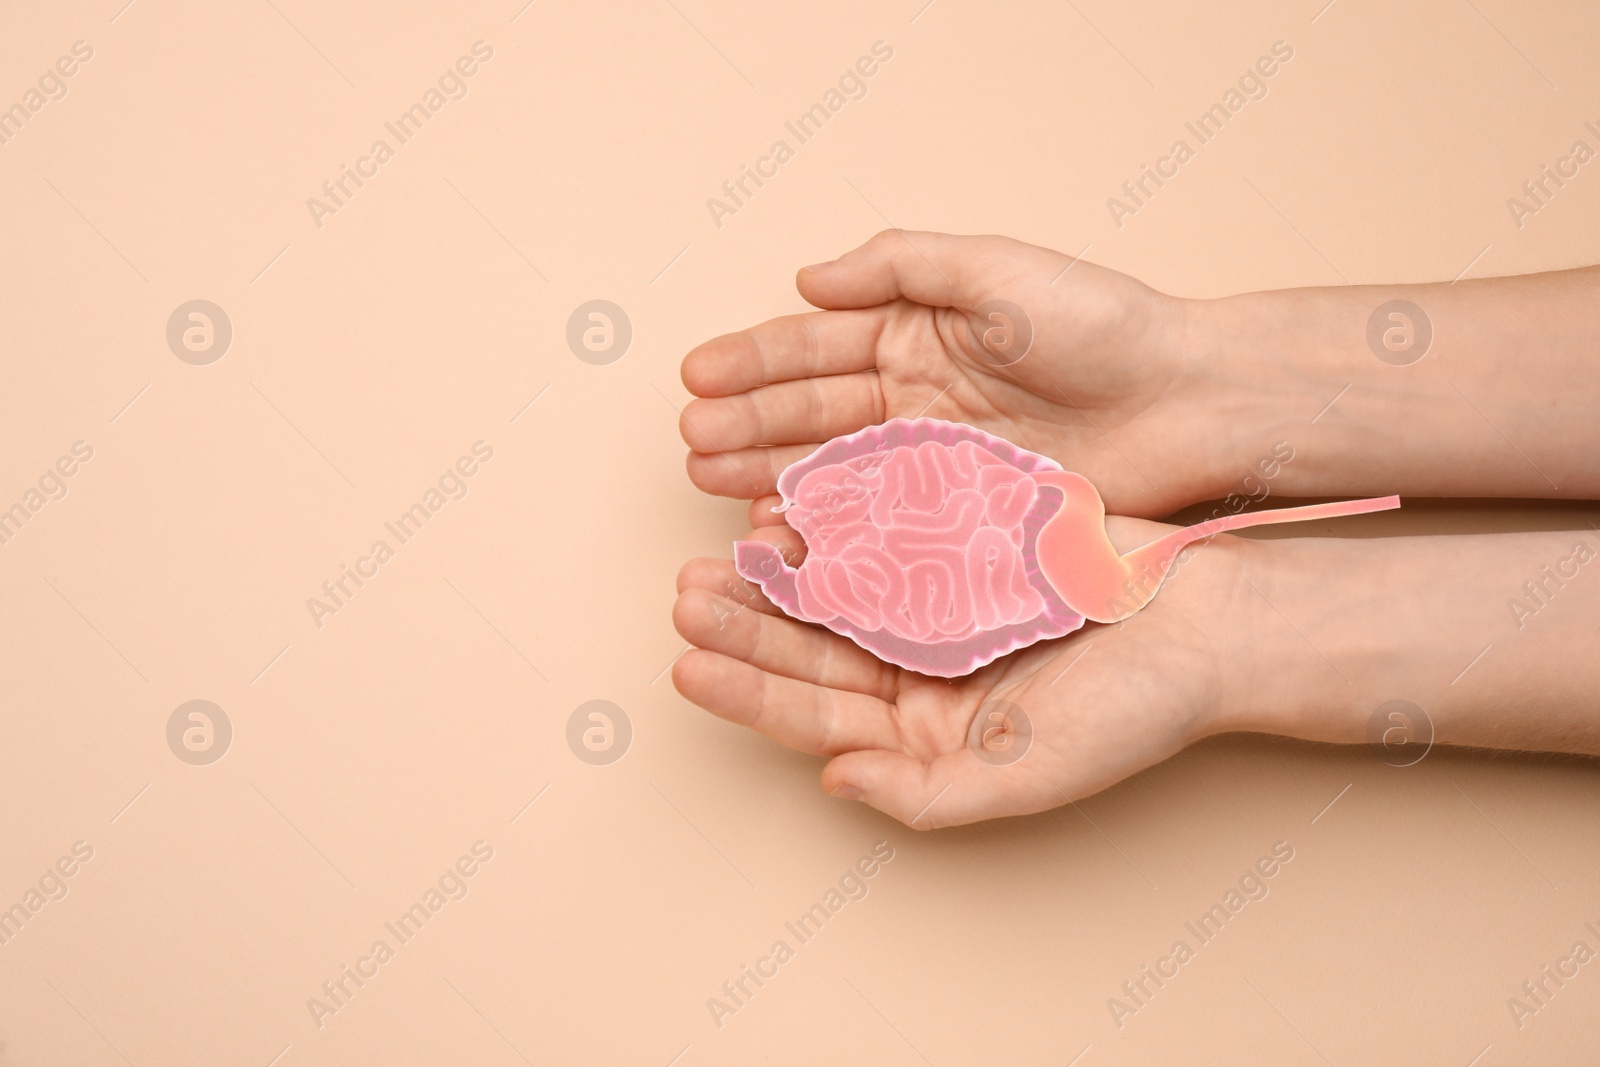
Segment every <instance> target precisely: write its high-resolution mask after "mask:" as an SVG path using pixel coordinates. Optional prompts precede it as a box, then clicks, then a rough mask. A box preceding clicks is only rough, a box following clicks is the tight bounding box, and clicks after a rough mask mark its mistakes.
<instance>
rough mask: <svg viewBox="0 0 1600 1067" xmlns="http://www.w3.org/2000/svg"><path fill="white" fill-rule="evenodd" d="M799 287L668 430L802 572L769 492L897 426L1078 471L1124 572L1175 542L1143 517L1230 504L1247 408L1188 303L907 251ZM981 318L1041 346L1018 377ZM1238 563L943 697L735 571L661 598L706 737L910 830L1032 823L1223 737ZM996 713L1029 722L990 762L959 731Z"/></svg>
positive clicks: (708, 486) (1238, 637)
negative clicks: (728, 741)
mask: <svg viewBox="0 0 1600 1067" xmlns="http://www.w3.org/2000/svg"><path fill="white" fill-rule="evenodd" d="M796 284H797V286H798V288H799V291H800V295H801V296H803V297H804V298H805V299H806V300H807V301H808V302H809V303H811V304H812V305H814V306H815V307H817V308H820V309H822V310H820V311H817V312H813V313H809V314H803V315H790V316H784V317H782V318H777V319H773V320H771V321H769V322H764V323H762V324H760V325H758V326H754V327H752V328H750V329H747V330H743V331H740V332H738V333H732V334H727V335H725V336H722V337H718V338H716V339H714V340H711V341H708V342H706V343H704V344H702V345H700V346H699V347H697V348H695V349H694V350H693V351H691V352H690V353H689V354H688V356H687V357H686V358H685V359H684V361H683V368H682V374H683V382H684V384H685V385H686V386H687V388H688V389H689V391H690V392H691V393H693V394H694V396H695V397H696V399H694V400H693V401H691V402H690V403H689V404H688V405H687V406H686V407H685V408H684V410H683V413H682V419H681V424H680V425H681V431H682V434H683V437H684V440H685V441H686V442H687V443H688V445H689V448H690V449H691V452H690V455H689V457H688V473H689V477H690V479H691V480H692V481H693V482H694V484H695V485H696V486H698V487H699V488H700V489H702V490H704V491H705V492H707V493H712V494H716V495H719V496H727V497H734V498H738V499H745V500H749V501H750V502H751V503H750V523H751V525H752V526H753V527H754V529H753V532H752V533H751V534H750V537H751V538H753V539H758V540H762V541H766V542H769V543H771V544H773V545H775V546H776V547H778V548H779V550H780V551H781V552H782V553H783V554H784V556H785V557H786V558H787V560H788V561H789V562H790V563H791V564H792V565H794V566H798V565H799V564H800V561H801V560H802V559H803V558H804V553H805V544H804V542H803V541H802V540H801V538H800V536H799V534H798V533H797V532H795V531H794V530H792V529H791V528H789V527H788V526H787V525H786V524H785V522H784V519H783V516H782V515H781V514H775V513H774V512H773V511H772V509H773V507H774V506H775V505H776V504H778V503H779V498H778V497H777V496H776V495H775V485H776V481H777V477H778V475H779V473H780V472H782V470H783V469H784V468H785V467H786V466H787V465H789V464H790V463H792V462H794V461H796V460H798V459H801V458H803V457H804V456H806V455H808V454H809V453H810V452H811V451H813V450H814V449H815V448H816V447H817V446H818V445H820V444H822V443H823V442H825V441H827V440H829V439H830V438H833V437H836V436H839V435H841V434H848V433H853V432H855V431H857V430H860V429H862V428H864V427H867V426H870V425H874V424H878V423H881V422H884V421H886V420H888V419H892V418H900V417H903V418H915V417H917V416H921V415H927V416H930V417H937V418H941V419H947V420H950V421H953V422H960V423H965V424H967V425H970V426H974V427H977V428H978V429H981V430H984V431H986V432H988V433H991V434H994V435H997V436H999V437H1003V438H1005V439H1007V440H1010V441H1012V442H1014V443H1016V444H1018V445H1021V446H1023V447H1025V448H1028V449H1031V450H1033V451H1035V452H1038V453H1040V454H1043V455H1046V456H1049V457H1051V458H1053V459H1055V460H1057V461H1059V462H1060V463H1061V464H1062V465H1063V466H1064V467H1066V468H1067V469H1068V470H1074V471H1077V472H1079V473H1081V474H1083V475H1085V476H1086V477H1087V478H1088V479H1089V480H1090V481H1091V482H1093V483H1094V484H1095V485H1096V486H1097V487H1098V488H1099V490H1100V493H1101V496H1102V497H1103V499H1104V500H1105V503H1106V506H1107V511H1108V513H1109V517H1108V519H1107V523H1108V530H1109V533H1110V535H1111V538H1112V540H1113V542H1114V543H1115V544H1116V546H1117V548H1118V550H1119V551H1127V550H1129V549H1131V548H1134V547H1137V546H1139V545H1142V544H1145V543H1147V542H1149V541H1151V540H1153V539H1154V538H1155V537H1157V536H1159V535H1160V534H1161V533H1163V532H1165V531H1166V530H1168V529H1171V528H1172V527H1169V526H1165V525H1162V524H1160V523H1157V522H1153V521H1150V519H1152V518H1155V517H1160V516H1165V515H1169V514H1171V513H1172V512H1174V511H1175V510H1177V509H1179V508H1181V507H1183V506H1185V505H1188V504H1192V503H1195V502H1197V501H1202V500H1211V499H1218V498H1220V497H1222V496H1223V495H1224V494H1226V493H1227V492H1228V491H1230V489H1234V488H1236V487H1237V483H1238V481H1239V478H1240V475H1241V473H1242V471H1241V470H1240V465H1239V464H1238V463H1236V462H1233V461H1232V460H1233V457H1232V456H1231V454H1230V453H1229V450H1228V449H1227V448H1226V447H1224V446H1225V442H1226V441H1227V439H1228V438H1229V437H1230V435H1232V434H1233V433H1234V432H1235V430H1236V429H1237V427H1236V426H1235V425H1233V422H1231V421H1230V420H1237V419H1238V418H1239V417H1240V415H1239V412H1238V411H1236V410H1234V409H1235V408H1236V406H1237V405H1236V401H1235V395H1236V394H1237V392H1238V390H1239V389H1240V388H1242V387H1241V385H1240V384H1239V383H1237V382H1232V381H1226V380H1222V379H1223V378H1225V377H1226V376H1225V375H1221V376H1219V375H1218V374H1217V373H1216V372H1215V370H1214V368H1212V367H1211V366H1210V365H1209V363H1208V360H1207V358H1206V356H1207V353H1206V352H1205V351H1204V349H1205V346H1204V345H1203V344H1200V343H1198V339H1199V338H1201V337H1203V336H1205V324H1204V322H1203V321H1201V317H1202V316H1203V314H1204V307H1203V304H1202V303H1200V302H1194V301H1186V300H1181V299H1177V298H1173V297H1169V296H1166V295H1163V294H1161V293H1158V292H1156V291H1155V290H1153V289H1151V288H1150V287H1148V286H1146V285H1144V284H1142V283H1141V282H1139V281H1136V280H1135V279H1133V278H1130V277H1128V276H1126V275H1123V274H1120V273H1118V272H1116V271H1112V270H1108V269H1105V268H1102V267H1098V266H1095V265H1094V264H1092V263H1089V262H1087V261H1083V260H1075V259H1074V258H1073V257H1070V256H1067V255H1063V254H1061V253H1059V252H1054V251H1050V250H1048V249H1045V248H1040V247H1035V246H1032V245H1028V244H1023V243H1021V242H1018V241H1014V240H1011V239H1008V238H1003V237H959V236H950V235H944V234H934V233H907V232H902V231H886V232H884V233H881V234H879V235H877V236H876V237H874V238H873V239H871V240H870V241H868V242H867V243H866V244H864V245H862V246H861V247H859V248H857V249H855V250H854V251H851V252H849V253H847V254H845V255H844V256H842V257H840V258H839V259H836V260H833V261H832V262H828V263H821V264H817V265H815V266H811V267H807V268H804V269H802V270H801V271H799V273H798V276H797V279H796ZM992 301H1006V302H1008V303H1010V304H1011V305H1013V306H1015V307H1018V308H1022V309H1024V314H1025V316H1026V318H1027V320H1028V322H1027V325H1026V327H1024V328H1031V335H1032V337H1031V343H1030V346H1029V347H1028V348H1027V350H1026V352H1025V354H1024V355H1022V357H1021V358H1019V359H1014V360H1013V359H1011V358H997V354H996V353H995V352H994V351H992V350H990V349H988V348H985V342H984V338H983V337H982V336H981V335H980V334H979V333H978V332H977V330H976V329H975V328H974V325H973V316H974V311H975V309H978V308H980V306H983V305H985V304H986V303H988V302H992ZM980 328H981V327H980ZM1152 475H1153V476H1154V477H1153V478H1152V477H1151V476H1152ZM1255 547H1256V546H1255V544H1254V543H1253V542H1250V541H1247V540H1244V539H1240V538H1232V537H1226V536H1222V537H1217V538H1215V539H1213V540H1212V541H1210V542H1208V543H1207V544H1206V545H1205V546H1203V547H1201V548H1199V549H1197V550H1195V551H1194V553H1193V554H1192V558H1191V559H1189V560H1188V561H1186V562H1185V563H1184V565H1183V567H1182V569H1181V574H1179V575H1177V576H1176V580H1173V581H1171V582H1169V583H1168V585H1167V587H1166V588H1164V589H1163V591H1162V593H1161V595H1160V596H1158V597H1157V598H1156V599H1155V600H1154V601H1153V602H1152V603H1151V604H1150V605H1149V606H1148V607H1147V608H1145V609H1144V610H1143V611H1142V612H1141V613H1140V614H1139V615H1137V616H1135V617H1134V618H1133V619H1131V620H1129V621H1128V622H1126V623H1124V624H1118V625H1114V626H1097V625H1095V624H1093V623H1091V624H1089V625H1088V626H1087V627H1086V628H1085V629H1083V630H1080V631H1078V632H1077V633H1074V634H1072V635H1070V636H1068V637H1066V638H1063V639H1061V640H1057V641H1050V642H1043V643H1039V644H1036V645H1033V646H1032V647H1029V648H1025V649H1022V650H1020V651H1018V652H1015V653H1013V654H1011V655H1009V656H1006V657H1004V658H1002V659H1000V660H998V661H996V662H994V663H992V664H990V665H988V666H986V667H983V668H981V669H979V670H978V671H976V672H974V673H973V674H971V675H969V676H967V677H964V678H958V679H954V680H946V679H941V678H931V677H926V676H923V675H920V674H917V673H914V672H911V671H906V670H902V669H900V668H897V667H894V666H891V665H889V664H886V663H884V662H882V661H880V660H878V659H877V658H876V657H874V656H872V655H871V654H869V653H868V652H866V651H865V650H863V649H861V648H860V647H858V646H857V645H855V644H854V643H852V642H851V641H849V640H848V639H846V638H844V637H841V636H839V635H837V634H835V633H832V632H830V631H828V630H825V629H822V628H820V627H816V626H812V625H808V624H806V623H802V622H798V621H796V620H794V619H791V618H789V617H787V616H785V615H784V614H783V613H782V612H780V611H779V610H778V609H777V608H776V607H774V606H773V605H772V604H771V603H770V602H769V601H768V600H767V599H766V598H765V597H764V596H762V594H761V592H760V590H759V589H757V588H756V587H754V586H753V585H751V584H750V583H747V582H746V581H744V580H743V579H742V578H740V577H739V576H738V575H737V574H736V573H735V571H734V567H733V563H732V561H731V560H729V559H695V560H691V561H690V562H688V563H687V564H685V566H684V567H683V569H682V571H681V572H680V574H679V576H678V594H679V595H678V599H677V602H676V604H675V606H674V610H673V619H674V623H675V625H676V627H677V629H678V631H679V633H681V634H682V635H683V637H684V639H685V640H686V641H688V642H689V643H690V645H691V646H692V647H691V648H690V649H689V650H688V651H687V652H685V653H684V655H683V656H682V657H680V658H679V660H678V661H677V663H676V664H675V665H674V667H673V674H672V676H673V683H674V684H675V685H676V687H677V688H678V690H679V692H681V693H682V694H683V695H684V696H685V697H687V698H688V699H689V700H691V701H693V702H694V703H695V704H698V705H700V706H701V707H703V708H705V709H706V710H708V711H710V712H712V713H713V714H715V715H718V716H721V717H722V718H725V719H727V720H730V721H732V722H735V723H739V724H741V725H743V726H747V727H750V728H752V729H754V730H757V731H759V732H761V733H763V734H765V735H767V736H768V737H770V738H772V739H773V740H775V741H778V742H780V743H782V744H784V745H787V746H789V747H790V748H794V749H797V750H799V751H801V752H806V753H812V754H820V755H823V756H827V757H830V761H829V762H828V764H827V765H826V768H825V770H824V771H823V773H822V787H823V789H825V790H826V791H827V792H828V793H830V794H832V795H833V796H836V797H840V798H844V799H847V800H858V801H863V802H865V803H867V804H869V805H871V806H872V807H874V808H877V809H879V810H881V811H883V812H886V813H887V814H889V815H891V816H893V817H894V818H896V819H899V820H901V821H902V822H904V823H906V824H908V825H910V826H913V827H914V828H917V829H929V828H932V827H939V826H948V825H954V824H960V823H969V822H974V821H978V820H982V819H988V818H995V817H999V816H1007V815H1021V814H1027V813H1031V812H1037V811H1043V810H1046V809H1049V808H1052V807H1055V806H1058V805H1061V804H1065V803H1067V802H1069V801H1072V800H1076V799H1078V798H1080V797H1084V796H1087V795H1089V794H1091V793H1094V792H1097V791H1099V790H1101V789H1103V788H1105V787H1107V786H1109V785H1111V784H1112V783H1114V782H1117V781H1119V780H1120V779H1122V778H1125V777H1127V776H1129V775H1131V774H1133V773H1135V772H1137V771H1139V770H1141V769H1143V768H1145V767H1148V766H1150V765H1152V764H1154V763H1157V762H1159V761H1161V760H1163V759H1165V758H1167V757H1168V756H1171V755H1173V754H1175V753H1176V752H1178V751H1179V750H1181V749H1182V748H1184V747H1185V746H1186V745H1188V744H1190V743H1192V742H1194V741H1196V740H1198V739H1200V738H1202V737H1205V736H1207V735H1209V734H1213V733H1218V732H1222V731H1224V730H1228V729H1236V728H1238V726H1237V724H1235V723H1233V722H1232V720H1231V719H1230V717H1229V715H1228V714H1227V710H1228V708H1229V707H1230V706H1231V705H1233V704H1234V703H1235V702H1236V698H1238V697H1239V696H1240V693H1239V687H1241V686H1248V685H1250V684H1251V681H1252V676H1253V672H1252V670H1250V669H1248V666H1247V664H1245V663H1242V662H1240V658H1241V657H1242V656H1248V655H1249V650H1250V649H1251V648H1252V647H1254V636H1253V635H1254V633H1255V631H1256V630H1257V629H1258V628H1259V627H1260V626H1261V625H1262V623H1261V615H1262V612H1263V610H1264V605H1262V604H1261V603H1260V602H1259V599H1256V600H1252V596H1253V594H1252V592H1251V590H1250V588H1249V585H1250V574H1251V567H1252V552H1253V551H1255ZM1001 701H1003V702H1005V703H1004V704H999V703H997V702H1001ZM1006 706H1010V707H1015V708H1021V709H1023V710H1024V711H1025V713H1026V716H1027V719H1028V721H1029V725H1030V727H1031V739H1028V740H1027V741H1026V744H1027V749H1026V752H1025V753H1024V755H1023V757H1022V758H1020V759H1016V760H1015V761H1006V760H993V759H985V758H982V754H981V753H980V752H978V751H977V750H976V748H975V746H973V745H971V744H969V737H971V736H972V735H973V730H972V727H973V723H974V719H975V717H976V716H977V715H978V714H979V713H980V711H981V710H982V709H984V708H989V707H1006ZM999 728H1000V729H1005V728H1006V724H1004V723H1002V724H1001V726H1000V727H999Z"/></svg>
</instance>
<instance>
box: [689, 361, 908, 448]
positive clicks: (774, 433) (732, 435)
mask: <svg viewBox="0 0 1600 1067" xmlns="http://www.w3.org/2000/svg"><path fill="white" fill-rule="evenodd" d="M882 421H883V389H882V387H881V386H880V385H879V384H878V374H877V372H876V371H862V372H859V373H856V374H835V375H831V376H829V377H825V378H806V379H803V380H801V381H797V382H779V383H778V384H776V385H762V386H758V387H756V388H754V389H751V390H750V391H749V392H746V393H739V394H737V395H735V396H721V397H712V398H710V399H701V400H691V401H689V403H688V404H687V405H685V406H684V409H683V414H682V416H681V417H680V418H679V420H678V432H679V433H681V434H682V435H683V439H684V441H685V442H687V443H688V445H689V447H690V448H692V449H694V450H695V451H696V452H730V451H733V450H734V449H739V448H749V447H750V446H752V445H797V444H805V443H807V442H810V441H826V440H828V439H830V438H833V437H840V436H843V435H844V434H847V433H855V432H856V431H857V430H859V429H861V428H862V427H864V426H871V425H874V424H876V423H879V422H882Z"/></svg>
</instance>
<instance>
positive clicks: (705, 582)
mask: <svg viewBox="0 0 1600 1067" xmlns="http://www.w3.org/2000/svg"><path fill="white" fill-rule="evenodd" d="M689 589H703V590H705V591H707V592H710V593H716V594H717V595H718V596H723V597H726V598H728V599H729V600H732V601H734V602H735V603H738V604H743V605H745V606H746V607H749V608H753V609H754V610H756V611H759V612H762V613H763V614H766V615H783V609H782V608H780V607H778V605H776V604H774V603H773V602H772V601H771V600H768V599H767V595H766V594H765V593H763V592H762V591H761V587H760V586H759V585H756V584H755V583H754V582H750V581H746V580H745V579H744V578H742V577H740V576H739V572H738V571H737V570H735V569H734V566H733V560H731V559H705V558H702V559H691V560H689V561H688V562H687V563H685V564H684V565H683V566H682V567H680V568H679V569H678V592H679V593H680V594H681V593H683V592H685V591H687V590H689Z"/></svg>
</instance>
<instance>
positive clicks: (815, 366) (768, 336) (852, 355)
mask: <svg viewBox="0 0 1600 1067" xmlns="http://www.w3.org/2000/svg"><path fill="white" fill-rule="evenodd" d="M886 317H887V312H886V311H885V310H884V309H882V308H872V309H870V310H866V311H846V312H833V311H830V312H824V313H823V314H820V315H819V314H817V313H815V312H812V313H810V314H806V315H785V316H783V317H782V318H777V319H771V320H769V321H767V322H763V323H762V324H761V325H759V326H752V327H751V328H750V329H748V330H741V331H740V332H738V333H729V334H724V335H723V336H721V337H715V338H712V339H711V340H709V341H707V342H705V343H704V344H702V345H698V346H696V347H695V348H693V349H691V350H690V352H689V354H688V355H687V356H685V357H683V369H682V372H681V373H682V375H683V384H684V386H685V387H686V388H687V389H688V390H689V392H691V393H693V394H694V395H695V396H732V395H734V394H735V393H743V392H745V391H747V390H750V389H754V388H755V387H756V386H758V385H770V384H771V383H773V382H789V381H795V380H797V379H800V378H816V377H822V376H825V375H830V374H850V373H852V372H855V371H863V370H869V369H871V368H872V367H875V366H877V343H878V334H879V332H880V331H881V330H882V329H883V324H884V321H885V319H886Z"/></svg>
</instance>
